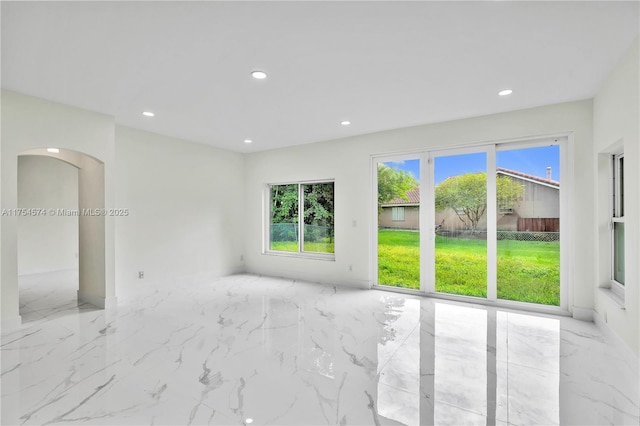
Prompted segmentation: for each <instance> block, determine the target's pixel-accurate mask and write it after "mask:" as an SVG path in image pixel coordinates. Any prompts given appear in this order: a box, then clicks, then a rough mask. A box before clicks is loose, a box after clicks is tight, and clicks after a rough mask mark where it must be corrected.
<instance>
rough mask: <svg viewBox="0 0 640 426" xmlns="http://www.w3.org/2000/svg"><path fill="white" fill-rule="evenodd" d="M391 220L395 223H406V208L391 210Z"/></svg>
mask: <svg viewBox="0 0 640 426" xmlns="http://www.w3.org/2000/svg"><path fill="white" fill-rule="evenodd" d="M391 219H392V220H393V221H394V222H404V207H393V208H392V209H391Z"/></svg>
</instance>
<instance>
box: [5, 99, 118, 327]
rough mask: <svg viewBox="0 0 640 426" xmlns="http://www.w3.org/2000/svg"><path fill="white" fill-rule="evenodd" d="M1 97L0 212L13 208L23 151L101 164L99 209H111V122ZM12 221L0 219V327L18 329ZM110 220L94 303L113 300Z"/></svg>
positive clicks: (100, 116) (42, 102)
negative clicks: (79, 156)
mask: <svg viewBox="0 0 640 426" xmlns="http://www.w3.org/2000/svg"><path fill="white" fill-rule="evenodd" d="M1 94H2V164H1V166H2V167H1V168H0V173H1V174H2V179H1V182H2V191H1V206H2V208H3V209H15V208H17V206H18V196H17V193H18V156H19V155H20V154H21V153H23V152H25V151H28V150H34V149H38V148H47V147H56V148H61V149H65V150H69V151H76V152H81V153H84V154H87V155H89V156H91V157H94V158H97V159H99V160H100V161H101V162H102V163H104V172H103V173H104V180H105V193H104V197H103V198H104V200H103V203H104V204H103V205H104V206H105V207H107V208H109V207H113V201H114V199H113V186H112V182H113V181H114V180H115V179H114V178H113V166H114V160H113V158H114V120H113V117H109V116H106V115H103V114H98V113H94V112H91V111H86V110H82V109H79V108H73V107H69V106H66V105H61V104H57V103H55V102H50V101H46V100H43V99H38V98H34V97H30V96H26V95H22V94H19V93H15V92H11V91H6V90H3V91H2V92H1ZM17 224H18V220H17V217H15V216H3V217H2V235H1V243H2V258H1V263H2V268H1V271H2V276H1V279H0V290H1V291H0V293H1V295H2V297H1V298H2V301H1V308H2V316H1V318H2V327H3V328H12V327H15V326H17V325H19V324H20V316H19V313H18V282H17V277H18V260H17V257H18V256H17V254H18V251H17V227H18V225H17ZM113 237H114V232H113V218H110V217H107V218H106V220H105V221H104V239H105V244H104V250H103V253H104V254H103V256H102V257H103V258H102V267H103V268H104V270H105V273H104V274H102V275H103V276H104V277H105V278H104V279H103V283H104V284H102V285H100V286H99V287H100V288H97V287H96V288H89V289H88V290H89V291H90V292H92V293H95V294H92V296H95V298H96V299H101V300H102V301H105V300H107V299H111V298H113V297H114V292H115V285H114V238H113Z"/></svg>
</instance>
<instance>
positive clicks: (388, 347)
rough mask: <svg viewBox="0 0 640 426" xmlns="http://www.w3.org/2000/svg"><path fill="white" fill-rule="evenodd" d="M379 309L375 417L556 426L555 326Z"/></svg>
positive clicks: (402, 304)
mask: <svg viewBox="0 0 640 426" xmlns="http://www.w3.org/2000/svg"><path fill="white" fill-rule="evenodd" d="M381 302H382V303H383V304H384V305H385V306H386V312H387V316H386V317H387V319H386V321H385V322H384V325H383V327H382V329H381V330H382V331H381V336H380V342H379V343H378V345H377V353H378V373H379V380H378V386H377V389H378V403H377V411H378V413H379V414H380V415H381V416H383V417H384V418H386V419H388V420H391V421H396V422H399V423H402V424H407V425H419V424H436V425H445V424H535V425H541V424H544V425H557V424H559V423H560V409H559V405H560V395H559V391H560V320H559V319H553V318H545V317H541V316H536V315H527V314H519V313H511V312H503V311H495V310H488V309H486V308H484V307H477V308H476V307H467V306H460V305H455V304H450V303H444V302H442V303H441V302H434V301H432V300H429V299H423V300H417V299H416V300H413V299H407V298H404V297H396V296H386V295H385V296H382V297H381ZM420 304H422V306H420ZM421 307H422V309H421ZM431 396H432V398H431ZM431 400H432V401H433V403H432V402H431Z"/></svg>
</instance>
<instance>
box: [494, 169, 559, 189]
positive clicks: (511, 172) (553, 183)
mask: <svg viewBox="0 0 640 426" xmlns="http://www.w3.org/2000/svg"><path fill="white" fill-rule="evenodd" d="M496 171H497V173H500V174H503V175H507V176H512V177H515V178H521V179H525V180H528V181H531V182H535V183H541V184H545V185H548V186H552V187H554V188H560V182H558V181H557V180H553V179H545V178H541V177H538V176H534V175H530V174H528V173H522V172H519V171H517V170H509V169H505V168H503V167H497V168H496Z"/></svg>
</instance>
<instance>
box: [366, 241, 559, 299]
mask: <svg viewBox="0 0 640 426" xmlns="http://www.w3.org/2000/svg"><path fill="white" fill-rule="evenodd" d="M419 242H420V234H419V233H418V232H411V231H392V230H380V231H379V233H378V282H379V283H380V284H383V285H392V286H397V287H405V288H413V289H418V288H420V251H419ZM486 264H487V255H486V241H483V240H467V239H455V238H443V237H440V236H437V237H436V291H438V292H443V293H452V294H462V295H468V296H477V297H486V287H487V285H486V282H487V267H486ZM497 273H498V282H497V291H498V298H499V299H508V300H517V301H522V302H531V303H541V304H546V305H559V303H560V245H559V244H558V243H557V242H529V241H512V240H500V241H498V271H497Z"/></svg>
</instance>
